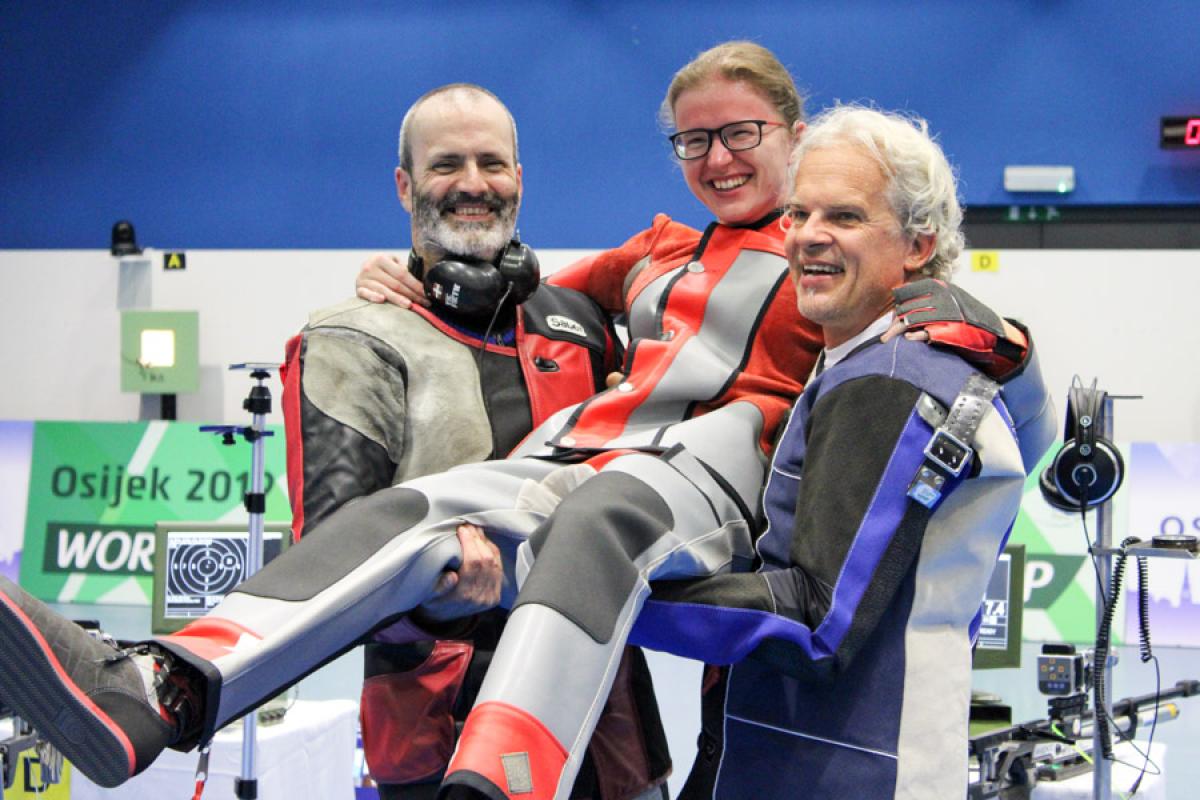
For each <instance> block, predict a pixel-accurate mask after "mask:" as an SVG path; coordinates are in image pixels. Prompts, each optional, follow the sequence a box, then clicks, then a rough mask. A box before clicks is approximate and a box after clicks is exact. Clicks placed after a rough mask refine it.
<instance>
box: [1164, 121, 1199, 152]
mask: <svg viewBox="0 0 1200 800" xmlns="http://www.w3.org/2000/svg"><path fill="white" fill-rule="evenodd" d="M1158 146H1159V147H1162V148H1163V149H1169V150H1196V151H1200V115H1196V116H1191V117H1162V124H1161V126H1160V127H1159V140H1158Z"/></svg>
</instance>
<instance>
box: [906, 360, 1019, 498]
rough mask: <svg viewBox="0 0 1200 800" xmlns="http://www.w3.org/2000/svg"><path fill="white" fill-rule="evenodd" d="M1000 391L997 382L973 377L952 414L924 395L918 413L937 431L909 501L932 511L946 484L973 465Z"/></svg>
mask: <svg viewBox="0 0 1200 800" xmlns="http://www.w3.org/2000/svg"><path fill="white" fill-rule="evenodd" d="M999 388H1000V387H999V384H997V383H996V382H995V381H993V380H991V379H990V378H985V377H984V376H983V375H980V374H979V373H974V374H972V375H971V376H970V377H969V378H967V382H966V384H965V385H964V386H963V388H962V391H961V392H959V395H958V397H956V398H954V404H953V405H952V406H951V407H950V411H949V412H947V411H946V409H945V408H944V407H943V406H942V405H941V404H940V403H939V402H938V401H937V400H934V399H933V398H932V397H930V396H929V395H928V394H922V395H921V398H920V400H918V402H917V413H919V414H920V415H921V417H922V419H924V420H925V421H926V422H928V423H929V424H930V426H931V427H933V429H934V430H933V436H932V437H930V439H929V443H928V444H926V445H925V459H924V460H923V461H922V462H921V466H920V467H919V468H918V469H917V474H916V476H915V477H914V478H913V479H912V483H910V484H909V486H908V496H909V497H911V498H912V499H913V500H915V501H917V502H918V503H920V504H921V505H923V506H925V507H926V508H929V509H932V508H934V507H935V506H936V505H937V504H938V503H939V502H941V499H942V495H943V494H945V490H946V483H947V481H949V480H951V479H952V478H957V477H959V476H960V475H962V473H963V470H965V469H966V468H967V465H968V464H970V463H971V458H972V457H973V456H974V455H975V450H974V449H973V448H972V444H974V442H975V433H976V431H978V430H979V424H980V422H982V421H983V417H984V415H985V414H986V412H987V409H988V408H989V407H990V406H991V404H992V398H993V397H995V396H996V392H997V391H999Z"/></svg>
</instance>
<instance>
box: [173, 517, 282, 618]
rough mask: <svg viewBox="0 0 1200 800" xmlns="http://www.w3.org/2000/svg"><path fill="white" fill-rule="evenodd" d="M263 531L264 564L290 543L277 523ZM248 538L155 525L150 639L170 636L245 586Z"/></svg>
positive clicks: (239, 531)
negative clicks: (234, 590)
mask: <svg viewBox="0 0 1200 800" xmlns="http://www.w3.org/2000/svg"><path fill="white" fill-rule="evenodd" d="M265 528H266V529H265V530H264V531H263V563H264V564H266V563H268V562H269V561H270V560H271V559H273V558H274V557H275V556H277V555H279V553H280V552H281V551H282V550H283V548H284V547H285V546H286V544H287V543H288V542H289V541H290V536H291V533H290V531H289V530H288V528H287V526H286V525H285V524H282V523H274V524H273V523H268V524H267V525H266V526H265ZM249 538H250V536H249V533H248V532H247V531H246V530H245V527H244V526H239V525H231V524H225V523H212V522H207V523H182V522H160V523H159V524H158V525H157V529H156V531H155V548H154V613H153V615H152V616H153V620H152V629H153V631H154V632H155V633H172V632H174V631H176V630H178V629H179V628H180V627H182V626H183V625H184V624H186V623H187V622H188V621H189V620H192V619H195V618H197V617H201V616H204V614H205V613H207V612H208V610H209V609H211V608H212V607H213V606H215V605H217V603H219V602H221V600H222V598H224V597H225V595H226V594H228V593H229V591H230V590H232V589H233V587H235V586H237V585H238V584H239V583H241V582H242V581H244V580H245V579H246V578H247V577H249V576H248V575H247V574H246V552H247V547H248V543H249Z"/></svg>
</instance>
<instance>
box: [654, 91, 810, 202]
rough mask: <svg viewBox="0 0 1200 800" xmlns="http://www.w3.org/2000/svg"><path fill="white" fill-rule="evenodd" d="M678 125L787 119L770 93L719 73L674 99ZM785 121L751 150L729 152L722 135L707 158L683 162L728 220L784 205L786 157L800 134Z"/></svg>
mask: <svg viewBox="0 0 1200 800" xmlns="http://www.w3.org/2000/svg"><path fill="white" fill-rule="evenodd" d="M674 111H675V129H676V130H677V131H686V130H691V129H693V128H708V129H716V128H721V127H723V126H725V125H728V124H729V123H730V122H737V121H739V120H747V119H761V120H766V121H768V122H782V120H781V118H780V114H779V112H778V111H776V109H775V108H774V107H773V106H772V105H771V103H770V101H769V100H767V99H766V97H765V96H764V95H763V94H761V93H760V92H758V91H757V90H755V89H754V88H752V87H751V86H750V85H749V84H746V83H743V82H739V81H731V80H728V79H726V78H722V77H719V76H714V77H712V78H710V79H709V80H707V81H705V82H703V83H701V84H699V85H698V86H696V87H695V88H692V89H688V90H686V91H684V92H683V93H681V94H680V95H679V98H678V99H677V100H676V101H675V109H674ZM803 127H804V126H803V125H802V124H800V123H797V125H796V127H795V129H794V130H789V129H788V127H787V126H786V125H782V126H767V127H765V128H764V129H763V137H762V143H761V144H759V145H758V147H755V148H754V149H752V150H742V151H738V152H730V151H729V150H728V149H727V148H726V147H725V145H724V144H723V143H722V142H721V140H720V138H719V137H717V136H714V137H713V143H712V149H711V150H709V151H708V154H707V155H705V156H703V157H702V158H697V159H693V160H691V161H683V162H680V163H681V166H682V168H683V177H684V180H686V181H687V185H688V188H689V189H691V190H692V194H694V195H696V198H697V199H698V200H700V202H701V203H704V205H705V206H707V207H708V210H709V211H711V212H712V213H713V215H714V216H715V217H716V218H717V219H718V220H720V221H721V222H724V223H726V224H730V225H745V224H748V223H751V222H755V221H757V220H759V219H762V218H763V217H765V216H766V215H767V214H769V213H770V212H771V211H773V210H775V209H776V208H779V207H780V206H781V205H783V201H784V200H785V199H786V197H787V190H788V186H787V160H788V153H789V151H790V150H791V147H792V144H793V143H794V141H795V140H794V137H795V134H796V133H798V131H799V130H801V129H803Z"/></svg>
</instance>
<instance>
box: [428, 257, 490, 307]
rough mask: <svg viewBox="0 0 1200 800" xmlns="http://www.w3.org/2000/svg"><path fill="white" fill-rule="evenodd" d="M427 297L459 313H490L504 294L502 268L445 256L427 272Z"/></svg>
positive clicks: (482, 262) (483, 262)
mask: <svg viewBox="0 0 1200 800" xmlns="http://www.w3.org/2000/svg"><path fill="white" fill-rule="evenodd" d="M424 283H425V296H426V297H428V298H429V299H430V301H432V302H434V303H438V304H439V305H442V306H445V307H446V308H449V309H451V310H452V311H456V312H458V313H459V314H468V315H482V314H487V313H489V312H491V311H492V310H493V309H495V307H496V303H497V302H498V301H499V300H500V297H501V296H502V295H503V294H504V287H505V281H504V278H503V277H502V276H501V275H500V271H499V270H498V269H496V268H495V267H494V266H492V265H491V264H489V263H487V262H485V261H456V260H452V259H444V260H442V261H439V262H437V263H436V264H434V265H433V266H432V267H430V268H429V269H427V270H426V271H425V278H424Z"/></svg>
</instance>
